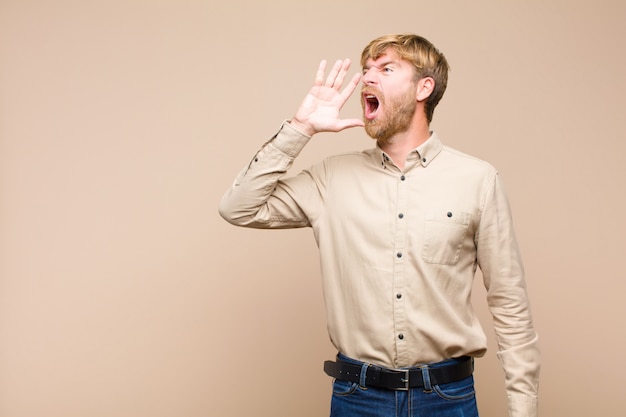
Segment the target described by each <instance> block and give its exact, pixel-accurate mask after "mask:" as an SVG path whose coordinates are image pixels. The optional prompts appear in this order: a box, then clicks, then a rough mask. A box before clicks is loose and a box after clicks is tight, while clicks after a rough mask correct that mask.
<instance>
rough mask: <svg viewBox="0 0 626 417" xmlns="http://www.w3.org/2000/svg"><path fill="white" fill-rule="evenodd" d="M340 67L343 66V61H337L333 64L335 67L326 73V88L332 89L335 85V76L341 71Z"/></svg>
mask: <svg viewBox="0 0 626 417" xmlns="http://www.w3.org/2000/svg"><path fill="white" fill-rule="evenodd" d="M342 66H343V61H342V60H340V59H338V60H337V61H336V62H335V65H333V68H332V69H331V70H330V72H329V73H328V77H327V78H326V84H325V85H326V87H332V86H334V85H335V83H336V79H337V75H338V74H339V71H340V70H341V67H342Z"/></svg>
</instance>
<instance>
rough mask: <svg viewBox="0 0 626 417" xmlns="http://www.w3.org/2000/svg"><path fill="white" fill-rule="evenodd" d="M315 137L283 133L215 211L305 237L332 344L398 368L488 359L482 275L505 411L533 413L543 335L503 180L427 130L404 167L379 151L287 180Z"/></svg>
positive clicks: (286, 129)
mask: <svg viewBox="0 0 626 417" xmlns="http://www.w3.org/2000/svg"><path fill="white" fill-rule="evenodd" d="M309 139H310V137H308V136H306V135H303V134H302V133H300V132H298V131H296V130H295V129H294V128H292V127H291V126H290V125H289V123H287V122H286V123H284V124H283V126H282V127H281V129H280V131H279V132H278V133H277V134H276V135H275V136H274V137H273V138H272V139H271V140H270V141H268V142H267V143H266V144H265V145H264V146H263V147H262V148H261V149H260V150H259V152H258V153H257V154H256V155H255V157H254V158H253V160H252V161H251V162H250V164H249V165H248V166H247V167H245V169H244V170H243V171H242V172H241V173H240V174H239V176H238V177H237V178H236V180H235V183H234V185H233V186H232V187H231V188H230V189H229V190H228V191H227V192H226V194H225V195H224V197H223V199H222V201H221V203H220V214H221V215H222V216H223V217H224V218H225V219H226V220H228V221H229V222H230V223H232V224H235V225H238V226H247V227H255V228H294V227H311V228H312V229H313V232H314V235H315V239H316V241H317V244H318V247H319V250H320V259H321V271H322V282H323V291H324V298H325V305H326V309H327V320H328V331H329V334H330V338H331V340H332V342H333V344H334V345H335V347H336V348H337V349H338V350H339V351H340V352H342V353H344V354H345V355H348V356H350V357H352V358H354V359H358V360H361V361H364V362H369V363H373V364H378V365H382V366H386V367H390V368H402V367H408V366H413V365H417V364H423V363H429V362H436V361H441V360H443V359H448V358H453V357H459V356H463V355H470V356H474V357H478V356H482V355H483V354H484V353H485V351H486V337H485V334H484V332H483V330H482V328H481V326H480V324H479V322H478V319H477V317H476V316H475V315H474V312H473V310H472V307H471V304H470V298H471V297H470V295H471V290H472V286H473V279H474V275H475V272H476V268H477V267H480V268H481V271H482V273H483V276H484V284H485V287H486V289H487V301H488V304H489V308H490V310H491V313H492V314H493V318H494V320H493V323H494V327H495V331H496V335H497V340H498V347H499V349H498V357H499V358H500V361H501V363H502V366H503V368H504V371H505V378H506V381H505V383H506V388H507V393H508V396H509V414H510V415H511V417H521V416H524V417H526V416H535V415H536V413H537V411H536V409H537V385H538V377H539V350H538V346H537V335H536V333H535V331H534V328H533V323H532V319H531V313H530V309H529V304H528V299H527V294H526V286H525V281H524V272H523V267H522V262H521V259H520V254H519V250H518V246H517V243H516V240H515V233H514V230H513V224H512V219H511V213H510V209H509V205H508V201H507V197H506V195H505V192H504V190H503V188H502V184H501V181H500V179H499V177H498V174H497V172H496V170H495V169H494V168H493V167H492V166H491V165H489V164H488V163H486V162H483V161H481V160H479V159H476V158H473V157H471V156H468V155H465V154H463V153H461V152H458V151H456V150H453V149H451V148H448V147H446V146H444V145H443V144H442V142H441V141H440V139H439V138H438V137H437V135H436V133H432V135H431V137H430V138H429V139H428V140H427V141H426V142H425V143H424V144H422V145H421V146H419V147H418V148H417V149H415V150H414V151H413V152H412V153H411V154H410V155H409V157H408V159H407V161H406V164H405V169H404V170H400V169H399V168H398V167H397V166H396V165H395V164H394V163H393V161H391V160H390V158H389V157H388V156H387V155H386V154H385V153H384V152H383V151H382V150H381V149H380V148H378V147H376V148H374V149H371V150H367V151H363V152H355V153H349V154H343V155H337V156H332V157H329V158H327V159H325V160H324V161H322V162H321V163H319V164H317V165H314V166H313V167H311V168H310V169H308V170H305V171H302V172H301V173H299V174H297V175H295V176H291V177H286V175H285V174H286V172H287V170H288V169H289V167H290V166H291V165H292V163H293V160H294V158H295V157H296V156H297V155H298V154H299V153H300V151H301V150H302V149H303V148H304V146H305V145H306V144H307V142H308V141H309Z"/></svg>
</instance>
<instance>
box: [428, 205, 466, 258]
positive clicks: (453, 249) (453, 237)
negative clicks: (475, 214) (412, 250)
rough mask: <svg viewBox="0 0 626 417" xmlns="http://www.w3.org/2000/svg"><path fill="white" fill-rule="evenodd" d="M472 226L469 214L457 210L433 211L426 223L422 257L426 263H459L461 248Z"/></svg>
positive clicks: (430, 212)
mask: <svg viewBox="0 0 626 417" xmlns="http://www.w3.org/2000/svg"><path fill="white" fill-rule="evenodd" d="M469 225H470V215H469V213H465V212H461V211H455V210H452V209H451V210H445V209H441V210H431V211H429V212H427V213H426V217H425V222H424V246H423V247H422V257H423V258H424V260H425V261H426V262H429V263H432V264H441V265H454V264H456V263H457V262H458V261H459V258H460V256H461V248H462V246H463V240H464V239H465V237H466V235H467V233H468V230H469Z"/></svg>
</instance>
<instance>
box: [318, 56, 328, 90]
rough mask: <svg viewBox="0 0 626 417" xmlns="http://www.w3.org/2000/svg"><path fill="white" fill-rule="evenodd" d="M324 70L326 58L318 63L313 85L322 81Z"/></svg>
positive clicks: (320, 83)
mask: <svg viewBox="0 0 626 417" xmlns="http://www.w3.org/2000/svg"><path fill="white" fill-rule="evenodd" d="M325 72H326V60H325V59H322V60H321V61H320V65H319V66H318V67H317V73H316V74H315V85H317V86H320V85H322V84H323V83H324V73H325Z"/></svg>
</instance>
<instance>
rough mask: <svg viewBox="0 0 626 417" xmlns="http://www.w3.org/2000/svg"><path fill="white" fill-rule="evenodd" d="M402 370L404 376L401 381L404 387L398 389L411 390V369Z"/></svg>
mask: <svg viewBox="0 0 626 417" xmlns="http://www.w3.org/2000/svg"><path fill="white" fill-rule="evenodd" d="M400 372H404V378H401V379H400V382H402V383H403V384H404V386H403V387H400V388H398V391H408V390H409V388H410V387H409V370H408V369H400Z"/></svg>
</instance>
